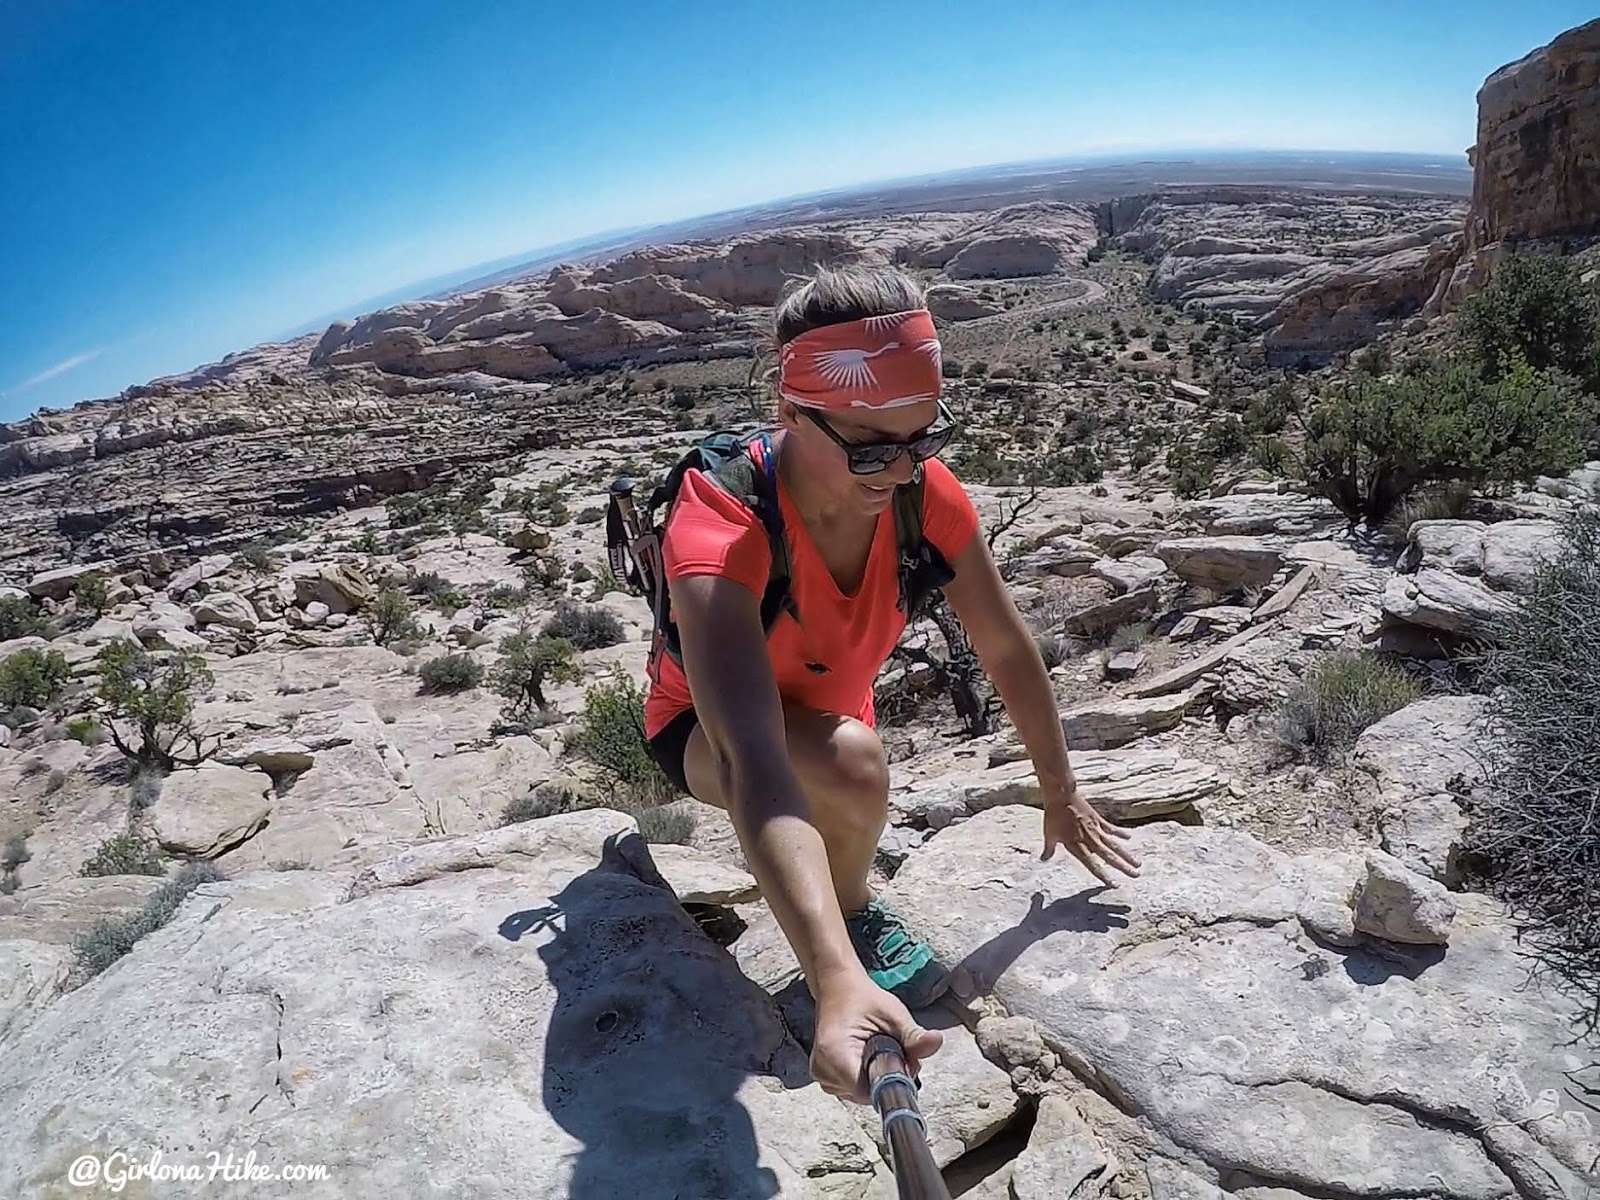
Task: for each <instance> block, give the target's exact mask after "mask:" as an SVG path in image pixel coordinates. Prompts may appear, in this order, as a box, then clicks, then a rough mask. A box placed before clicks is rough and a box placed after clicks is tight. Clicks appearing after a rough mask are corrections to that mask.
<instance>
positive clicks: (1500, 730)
mask: <svg viewBox="0 0 1600 1200" xmlns="http://www.w3.org/2000/svg"><path fill="white" fill-rule="evenodd" d="M1559 545H1560V550H1559V552H1558V553H1557V555H1556V556H1555V557H1554V559H1553V560H1552V561H1551V562H1550V563H1548V564H1547V565H1545V566H1544V567H1542V568H1541V569H1540V570H1539V571H1538V572H1537V573H1536V575H1535V577H1534V583H1533V587H1532V590H1531V591H1530V592H1529V593H1528V594H1527V595H1525V596H1522V597H1519V598H1518V599H1517V600H1516V601H1515V605H1516V611H1515V614H1514V615H1513V616H1510V617H1508V618H1507V619H1506V620H1504V621H1502V622H1501V623H1500V625H1499V627H1498V628H1497V629H1496V630H1495V638H1494V642H1493V644H1492V647H1491V648H1490V649H1489V650H1487V651H1486V652H1485V654H1484V656H1483V658H1482V660H1481V662H1480V664H1479V665H1480V670H1481V676H1480V678H1481V682H1482V684H1483V687H1484V690H1485V691H1486V692H1487V694H1488V697H1489V700H1488V710H1487V717H1488V723H1489V727H1490V728H1491V729H1492V730H1493V731H1494V735H1493V737H1492V738H1490V739H1487V740H1486V754H1485V767H1486V776H1487V778H1486V785H1485V786H1484V787H1483V788H1482V789H1481V792H1480V794H1477V795H1475V796H1474V797H1473V799H1472V800H1471V803H1470V808H1471V812H1472V823H1471V826H1470V829H1469V832H1468V842H1469V848H1470V849H1472V850H1473V851H1474V857H1476V858H1479V859H1481V860H1482V862H1483V867H1482V874H1481V878H1480V879H1479V880H1478V882H1479V883H1480V884H1481V885H1482V886H1484V887H1486V888H1487V890H1489V891H1490V892H1492V893H1493V894H1495V895H1496V896H1498V897H1499V898H1500V899H1501V900H1503V901H1504V902H1506V903H1507V904H1508V905H1509V906H1510V908H1511V909H1512V911H1513V913H1514V914H1515V915H1516V919H1517V922H1518V924H1519V926H1520V927H1521V931H1522V935H1523V940H1524V942H1525V944H1527V945H1528V946H1529V947H1530V948H1531V949H1532V950H1533V952H1534V954H1535V955H1536V956H1537V957H1536V959H1535V961H1536V963H1537V965H1538V967H1539V969H1540V970H1541V971H1543V972H1545V973H1547V974H1548V975H1549V976H1551V977H1553V978H1554V979H1555V980H1556V981H1557V982H1558V983H1559V984H1560V985H1562V986H1564V987H1569V988H1571V989H1573V990H1574V991H1575V992H1576V993H1577V994H1578V995H1580V996H1581V997H1582V998H1583V999H1584V1001H1585V1003H1586V1005H1587V1009H1588V1013H1589V1020H1590V1025H1591V1028H1592V1027H1594V1026H1595V1025H1597V1024H1600V823H1597V822H1596V821H1595V813H1596V812H1597V811H1600V689H1597V688H1596V687H1595V667H1596V664H1597V663H1600V514H1596V513H1593V512H1590V513H1587V514H1579V515H1574V516H1570V517H1568V518H1566V519H1565V521H1564V522H1563V524H1562V527H1561V540H1560V543H1559Z"/></svg>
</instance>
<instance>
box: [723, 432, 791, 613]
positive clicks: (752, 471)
mask: <svg viewBox="0 0 1600 1200" xmlns="http://www.w3.org/2000/svg"><path fill="white" fill-rule="evenodd" d="M707 473H708V474H710V475H711V477H712V478H713V479H714V480H715V481H716V483H717V484H718V485H719V486H720V487H722V488H723V489H725V490H726V491H728V492H729V493H731V494H732V495H734V496H737V497H738V498H739V499H740V500H741V501H743V502H744V504H745V505H746V506H748V507H749V508H750V510H751V511H752V512H754V513H755V514H756V517H757V518H758V519H759V520H760V521H761V524H762V526H763V527H764V528H765V529H766V531H767V547H768V549H769V550H770V551H771V565H770V566H769V567H768V569H767V587H766V591H765V592H764V593H763V594H762V597H761V628H762V629H763V630H770V629H771V628H772V625H773V622H775V621H776V620H777V619H778V617H779V615H780V614H782V613H783V612H784V611H785V610H787V611H789V612H791V613H794V612H795V606H794V597H793V594H792V592H791V590H790V587H789V581H790V574H789V540H788V538H787V537H785V536H784V530H783V509H782V507H781V506H780V505H779V503H778V466H777V458H776V455H775V454H774V452H773V447H772V438H771V436H770V435H769V434H768V433H767V432H766V431H765V430H761V431H758V432H757V433H754V434H750V435H748V436H747V437H745V438H744V439H742V440H741V443H740V445H739V448H738V451H737V452H735V453H732V454H729V455H728V456H727V458H725V459H724V460H723V461H722V462H721V463H719V464H717V465H716V466H715V467H714V468H713V469H712V470H710V471H708V472H707ZM796 619H798V614H796Z"/></svg>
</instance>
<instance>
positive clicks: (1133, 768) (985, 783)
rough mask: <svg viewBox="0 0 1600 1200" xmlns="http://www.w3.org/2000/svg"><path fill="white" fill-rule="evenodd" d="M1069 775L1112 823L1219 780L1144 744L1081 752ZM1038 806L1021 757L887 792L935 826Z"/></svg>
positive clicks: (905, 812)
mask: <svg viewBox="0 0 1600 1200" xmlns="http://www.w3.org/2000/svg"><path fill="white" fill-rule="evenodd" d="M1072 770H1073V774H1074V776H1075V777H1076V778H1077V781H1078V794H1079V795H1081V796H1083V797H1084V798H1085V799H1086V800H1088V801H1089V802H1090V803H1091V804H1093V805H1094V806H1095V808H1097V809H1098V810H1099V811H1100V812H1101V813H1103V814H1105V816H1107V817H1109V818H1110V819H1111V820H1113V821H1122V820H1129V819H1133V818H1140V817H1150V816H1159V815H1161V814H1163V813H1176V812H1182V811H1184V810H1185V809H1187V808H1189V807H1191V806H1192V805H1194V804H1196V803H1197V802H1199V801H1200V800H1203V799H1205V798H1206V797H1207V796H1209V795H1211V794H1212V793H1214V792H1216V791H1217V790H1218V789H1219V788H1221V787H1222V786H1224V784H1225V782H1226V781H1225V780H1224V779H1223V777H1222V774H1221V772H1220V771H1218V769H1217V768H1216V767H1215V766H1213V765H1211V764H1210V763H1204V762H1199V761H1196V760H1194V759H1189V758H1185V757H1183V756H1182V755H1180V754H1177V753H1175V752H1174V751H1171V750H1156V749H1150V748H1144V747H1123V748H1121V749H1116V750H1080V751H1077V752H1075V753H1074V754H1073V756H1072ZM1040 802H1041V801H1040V797H1039V781H1038V779H1037V778H1036V777H1035V776H1034V774H1033V767H1032V764H1031V763H1029V762H1027V761H1026V760H1023V761H1019V762H1014V763H1008V764H1006V765H1004V766H999V767H993V768H991V769H989V770H986V771H970V772H952V773H949V774H946V775H943V776H941V777H939V778H937V779H931V780H925V781H918V782H915V783H910V784H907V785H905V786H903V787H901V788H898V789H893V790H891V791H890V793H889V807H890V810H891V811H892V812H895V813H898V814H899V815H900V816H901V817H902V818H904V819H906V820H908V821H913V822H926V823H927V824H929V825H934V827H935V828H941V827H942V826H944V825H948V824H950V823H951V821H953V820H957V819H960V818H964V817H966V816H968V815H969V814H972V813H978V812H982V811H984V810H985V809H990V808H995V807H1000V806H1007V805H1038V804H1039V803H1040ZM1034 819H1035V820H1037V817H1035V818H1034Z"/></svg>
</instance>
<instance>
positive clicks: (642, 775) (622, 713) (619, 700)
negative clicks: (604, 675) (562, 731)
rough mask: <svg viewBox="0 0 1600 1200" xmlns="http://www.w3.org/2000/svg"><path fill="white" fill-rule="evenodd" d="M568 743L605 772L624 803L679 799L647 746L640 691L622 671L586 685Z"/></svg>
mask: <svg viewBox="0 0 1600 1200" xmlns="http://www.w3.org/2000/svg"><path fill="white" fill-rule="evenodd" d="M568 744H569V745H571V746H572V748H573V749H574V750H575V751H576V752H577V753H579V754H581V755H583V756H584V757H585V758H587V759H589V760H590V761H591V762H593V763H595V764H596V765H597V766H599V767H601V768H602V769H603V770H604V771H605V772H606V774H607V775H608V776H609V782H610V784H611V790H612V792H613V794H614V795H616V796H617V797H619V798H620V799H622V800H623V801H624V802H631V803H634V804H640V805H644V806H649V805H653V804H665V803H667V802H668V801H671V800H674V799H676V798H677V794H678V793H677V789H676V788H675V787H673V785H672V783H671V782H670V781H669V780H668V779H667V777H666V776H665V775H663V774H662V773H661V768H660V767H658V766H656V763H655V760H654V759H652V758H651V757H650V753H649V751H648V749H647V748H646V746H645V737H644V692H643V691H642V690H641V689H640V688H639V686H638V685H637V684H636V683H634V681H633V680H632V679H631V678H629V677H628V676H626V675H621V676H618V677H616V678H615V679H612V680H609V681H607V682H605V683H600V684H596V685H595V686H594V687H592V688H590V689H589V690H588V692H587V693H586V694H585V695H584V698H583V712H582V714H581V715H580V716H579V718H578V728H577V730H576V731H575V732H574V733H573V735H572V737H571V738H570V739H569V743H568Z"/></svg>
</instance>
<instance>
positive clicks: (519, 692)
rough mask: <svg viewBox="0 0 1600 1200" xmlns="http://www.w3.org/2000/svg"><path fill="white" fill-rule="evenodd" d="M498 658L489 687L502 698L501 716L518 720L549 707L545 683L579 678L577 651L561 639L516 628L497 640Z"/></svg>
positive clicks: (581, 676) (571, 680)
mask: <svg viewBox="0 0 1600 1200" xmlns="http://www.w3.org/2000/svg"><path fill="white" fill-rule="evenodd" d="M499 650H500V657H499V658H498V659H497V660H496V661H495V664H494V668H493V669H492V670H491V671H490V672H489V689H490V690H491V691H492V692H494V693H495V695H497V696H500V697H502V698H503V699H504V700H505V702H506V704H505V709H504V711H505V715H506V716H507V717H509V718H510V719H512V720H520V719H523V718H525V717H527V716H529V715H530V714H531V713H532V712H534V711H535V710H538V711H541V712H542V711H543V710H544V709H546V708H548V707H549V706H550V702H549V701H548V700H546V699H545V694H544V686H545V684H547V683H577V682H578V681H579V680H580V679H582V678H583V672H582V670H581V668H580V667H579V666H578V660H577V653H576V651H575V649H574V647H573V645H572V643H571V642H569V641H568V640H567V639H565V638H559V637H551V636H550V635H549V634H541V635H539V636H537V637H535V636H534V635H533V634H531V633H529V632H528V631H526V630H518V631H517V632H516V633H513V634H510V635H508V636H506V637H504V638H502V639H500V646H499Z"/></svg>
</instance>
